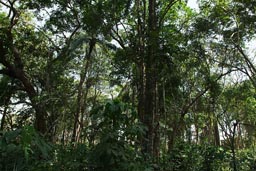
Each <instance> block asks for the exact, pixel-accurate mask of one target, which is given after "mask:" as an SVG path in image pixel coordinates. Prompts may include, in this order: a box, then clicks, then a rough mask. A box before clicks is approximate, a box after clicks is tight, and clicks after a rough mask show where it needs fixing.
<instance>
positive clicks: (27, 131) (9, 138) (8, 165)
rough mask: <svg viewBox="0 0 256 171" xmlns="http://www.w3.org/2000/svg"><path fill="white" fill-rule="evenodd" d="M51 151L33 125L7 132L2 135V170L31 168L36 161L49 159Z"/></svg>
mask: <svg viewBox="0 0 256 171" xmlns="http://www.w3.org/2000/svg"><path fill="white" fill-rule="evenodd" d="M50 151H51V146H50V145H48V144H47V143H46V142H45V141H44V140H43V139H42V138H41V137H40V136H39V135H38V134H37V133H36V132H35V130H34V128H33V127H31V126H25V127H23V128H22V129H17V130H14V131H9V132H6V133H4V135H3V136H2V137H0V152H1V159H0V170H17V171H25V170H30V169H31V168H33V166H35V165H34V164H35V162H38V161H44V160H46V159H48V158H49V157H50Z"/></svg>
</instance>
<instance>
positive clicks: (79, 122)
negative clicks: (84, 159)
mask: <svg viewBox="0 0 256 171" xmlns="http://www.w3.org/2000/svg"><path fill="white" fill-rule="evenodd" d="M95 44H96V39H94V38H92V39H91V40H90V42H89V49H88V51H87V54H86V56H85V61H86V63H85V66H84V70H83V71H81V74H80V81H79V85H78V94H77V109H76V113H75V116H74V127H73V133H72V139H71V141H72V142H78V141H79V139H80V132H81V129H82V128H81V127H83V114H84V111H85V109H84V105H85V101H86V99H85V98H86V96H87V91H88V89H89V88H90V86H86V93H85V92H84V91H83V88H84V83H85V81H86V75H87V74H88V70H89V67H90V65H91V56H92V51H93V49H94V47H95Z"/></svg>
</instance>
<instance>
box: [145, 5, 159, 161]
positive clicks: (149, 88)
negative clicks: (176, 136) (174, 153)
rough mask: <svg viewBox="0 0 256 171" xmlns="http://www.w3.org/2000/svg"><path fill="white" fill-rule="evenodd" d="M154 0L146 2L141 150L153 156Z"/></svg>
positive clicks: (155, 18) (154, 112) (155, 38)
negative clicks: (146, 31)
mask: <svg viewBox="0 0 256 171" xmlns="http://www.w3.org/2000/svg"><path fill="white" fill-rule="evenodd" d="M158 38H159V37H158V32H157V17H156V1H155V0H149V4H148V41H147V43H148V44H147V46H148V47H147V57H146V59H145V60H146V61H145V62H146V65H145V76H146V85H145V101H144V109H145V116H144V124H145V126H146V127H147V130H146V134H145V137H144V140H143V152H144V153H145V154H147V155H148V156H151V157H152V158H154V157H155V156H154V154H158V151H155V150H154V142H156V140H155V132H157V131H158V130H157V129H158V126H157V124H158V123H157V121H156V120H155V119H158V118H157V117H158V116H157V112H158V111H157V80H156V78H157V69H156V62H157V60H156V58H157V57H156V52H157V49H158V48H157V47H158Z"/></svg>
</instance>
